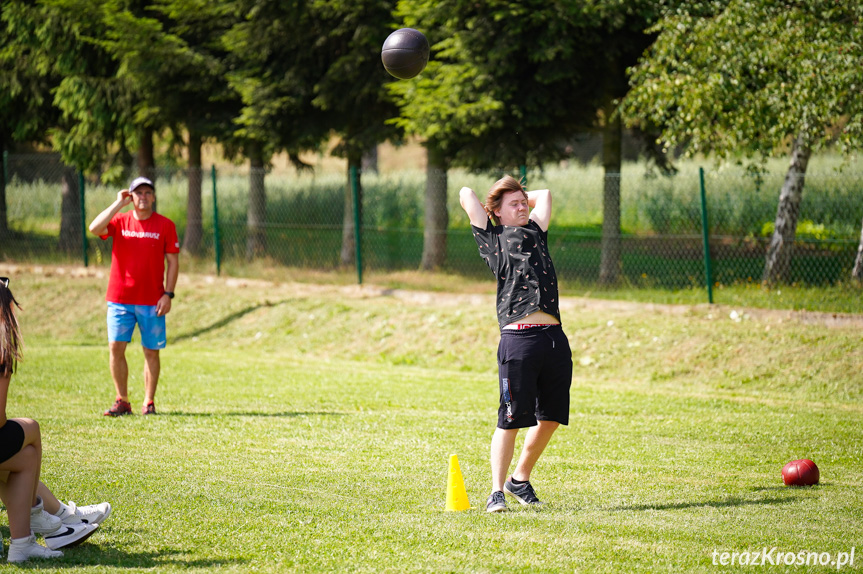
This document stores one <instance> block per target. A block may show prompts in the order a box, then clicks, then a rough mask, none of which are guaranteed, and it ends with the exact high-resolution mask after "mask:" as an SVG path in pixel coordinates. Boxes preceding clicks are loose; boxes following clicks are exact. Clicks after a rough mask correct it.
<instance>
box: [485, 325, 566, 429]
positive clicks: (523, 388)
mask: <svg viewBox="0 0 863 574" xmlns="http://www.w3.org/2000/svg"><path fill="white" fill-rule="evenodd" d="M497 363H498V373H499V380H498V382H499V384H500V407H499V408H498V411H497V413H498V414H497V426H498V428H502V429H517V428H525V427H532V426H535V425H536V423H537V420H548V421H555V422H558V423H560V424H562V425H566V424H569V387H570V386H571V385H572V351H571V350H570V348H569V340H567V338H566V334H565V333H564V332H563V327H561V326H560V325H549V326H543V327H532V328H529V329H523V330H518V331H517V330H509V329H504V330H502V331H501V334H500V344H499V345H498V348H497Z"/></svg>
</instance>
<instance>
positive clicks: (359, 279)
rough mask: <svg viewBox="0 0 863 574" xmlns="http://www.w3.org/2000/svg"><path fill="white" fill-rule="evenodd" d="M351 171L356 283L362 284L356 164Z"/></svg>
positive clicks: (361, 250)
mask: <svg viewBox="0 0 863 574" xmlns="http://www.w3.org/2000/svg"><path fill="white" fill-rule="evenodd" d="M350 173H351V195H352V196H353V198H354V245H355V247H356V253H357V283H358V284H359V285H362V284H363V248H362V243H361V240H362V234H361V233H360V194H359V178H358V174H357V166H355V165H352V166H351V168H350Z"/></svg>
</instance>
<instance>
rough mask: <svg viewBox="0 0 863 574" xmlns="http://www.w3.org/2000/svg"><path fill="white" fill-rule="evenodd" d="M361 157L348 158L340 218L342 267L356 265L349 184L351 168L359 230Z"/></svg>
mask: <svg viewBox="0 0 863 574" xmlns="http://www.w3.org/2000/svg"><path fill="white" fill-rule="evenodd" d="M362 161H363V160H362V157H355V156H353V155H352V154H351V155H350V156H349V157H348V170H347V180H346V181H347V184H346V185H345V209H344V215H343V216H342V253H341V257H340V258H339V260H340V262H341V264H342V266H343V267H349V266H352V265H356V261H357V241H356V234H355V233H354V192H353V189H352V187H353V183H352V182H351V168H352V167H354V168H356V170H357V195H358V197H357V204H358V205H359V209H358V211H359V213H358V214H357V218H356V220H357V221H359V222H360V228H362V225H363V183H362V181H363V180H362V169H360V168H361V167H362Z"/></svg>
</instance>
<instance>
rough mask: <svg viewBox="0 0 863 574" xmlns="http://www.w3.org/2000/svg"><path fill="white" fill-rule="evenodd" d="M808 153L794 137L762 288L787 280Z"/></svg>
mask: <svg viewBox="0 0 863 574" xmlns="http://www.w3.org/2000/svg"><path fill="white" fill-rule="evenodd" d="M811 153H812V152H811V150H810V149H809V146H808V145H806V143H804V140H803V136H802V135H801V136H798V137H797V139H795V140H794V146H793V147H792V149H791V163H790V164H789V165H788V171H787V172H786V174H785V182H784V183H783V184H782V192H781V193H780V194H779V207H778V208H777V209H776V222H775V225H774V229H773V237H772V238H771V239H770V245H769V246H768V247H767V260H766V261H765V264H764V275H763V276H762V278H761V281H762V283H764V284H765V285H773V284H775V283H777V282H780V281H784V280H786V279H787V278H788V272H789V270H790V269H791V252H792V250H793V248H794V236H795V235H796V234H797V218H798V217H799V216H800V200H801V199H802V197H803V184H804V183H805V181H806V167H807V166H808V165H809V156H810V155H811Z"/></svg>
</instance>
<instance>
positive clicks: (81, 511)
mask: <svg viewBox="0 0 863 574" xmlns="http://www.w3.org/2000/svg"><path fill="white" fill-rule="evenodd" d="M57 516H58V517H59V518H60V519H61V520H62V521H63V524H77V523H79V522H86V523H87V524H102V523H103V522H105V521H106V520H107V519H108V517H109V516H111V504H110V503H109V502H100V503H99V504H90V505H87V506H77V505H76V504H75V503H74V502H72V501H71V500H70V501H69V503H68V504H61V505H60V512H58V513H57Z"/></svg>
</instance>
